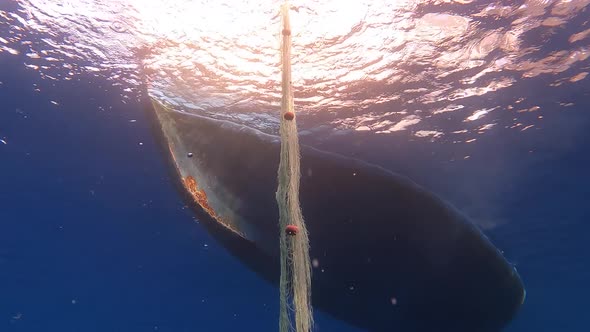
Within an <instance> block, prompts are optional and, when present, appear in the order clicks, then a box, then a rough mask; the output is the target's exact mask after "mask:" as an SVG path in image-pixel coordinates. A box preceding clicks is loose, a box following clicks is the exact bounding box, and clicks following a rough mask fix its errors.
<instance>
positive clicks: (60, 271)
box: [0, 54, 590, 332]
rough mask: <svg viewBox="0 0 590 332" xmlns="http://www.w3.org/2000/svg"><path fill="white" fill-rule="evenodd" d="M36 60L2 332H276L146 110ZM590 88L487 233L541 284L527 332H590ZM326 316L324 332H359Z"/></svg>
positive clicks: (4, 230)
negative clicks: (173, 174)
mask: <svg viewBox="0 0 590 332" xmlns="http://www.w3.org/2000/svg"><path fill="white" fill-rule="evenodd" d="M22 63H23V59H22V58H21V56H12V55H5V54H2V55H0V82H2V84H1V85H0V100H1V101H2V104H1V105H2V106H1V108H0V138H2V139H4V140H6V142H7V144H0V331H56V332H57V331H59V332H62V331H63V332H68V331H100V332H105V331H125V332H135V331H155V330H157V331H174V332H177V331H178V332H179V331H230V330H240V331H275V330H276V329H277V324H278V291H277V290H276V289H275V288H273V287H271V286H270V285H268V284H266V283H265V282H264V281H262V280H261V279H260V278H259V277H258V276H256V275H255V274H254V273H253V272H252V271H250V270H249V269H247V268H246V267H245V266H244V265H243V264H241V263H240V262H239V261H237V260H236V259H235V258H233V257H232V256H230V255H229V254H228V252H227V251H226V250H225V249H224V248H222V247H220V246H219V245H218V244H217V243H216V242H215V241H214V240H213V239H212V238H211V237H210V236H209V235H208V234H207V232H206V231H205V229H204V227H201V225H200V224H199V223H198V222H195V219H194V216H193V214H192V213H191V211H190V210H189V209H187V208H186V207H185V206H184V203H183V201H182V199H181V195H180V193H178V191H177V190H176V188H175V187H174V185H173V179H172V178H170V176H169V173H168V170H167V169H166V167H165V163H164V156H163V155H162V154H161V153H160V151H159V150H158V147H157V142H156V141H155V137H154V136H153V135H152V132H151V128H150V122H149V119H148V114H147V112H146V109H145V106H144V105H142V104H141V103H140V102H128V103H127V104H123V103H121V98H120V96H119V94H118V93H119V92H118V90H117V89H115V88H109V86H110V84H109V83H108V82H106V81H103V80H101V79H99V78H96V77H90V76H89V77H84V76H78V77H77V78H76V79H74V80H72V81H69V82H65V81H62V82H59V83H55V82H51V81H47V80H41V79H40V78H39V77H38V75H37V74H36V73H35V72H33V71H31V70H27V69H25V68H24V67H23V66H22ZM33 84H36V85H37V87H39V88H40V90H41V92H35V91H34V86H33ZM525 88H528V89H530V92H529V94H530V95H532V96H534V95H535V93H536V92H535V90H534V88H535V87H530V86H529V87H526V86H523V89H525ZM552 91H553V90H552ZM589 91H590V89H589V88H588V83H582V84H581V85H578V86H577V88H573V89H571V90H567V89H562V90H560V92H559V93H560V94H562V95H563V94H565V95H568V96H569V100H571V101H573V102H574V103H575V104H576V105H575V106H573V107H571V108H568V110H567V111H560V110H554V111H555V112H556V113H555V114H556V115H555V119H551V117H552V116H553V114H552V113H550V112H551V111H552V110H551V109H549V111H548V112H547V113H546V114H545V115H546V117H548V118H549V119H548V121H547V123H549V124H550V125H547V129H546V131H539V133H537V134H536V135H537V136H532V138H529V139H530V140H531V142H530V144H532V145H534V146H535V147H536V148H537V150H538V153H537V154H535V157H534V158H536V159H535V160H534V161H533V162H528V163H526V165H527V167H529V168H527V169H526V172H522V173H519V174H520V175H519V176H518V177H517V178H515V179H514V182H513V183H512V186H510V187H509V188H507V189H506V192H505V195H504V198H503V199H504V200H503V202H504V205H503V206H505V211H503V212H502V213H503V215H505V216H507V217H509V218H510V222H509V223H508V224H506V225H504V226H502V227H497V228H495V229H493V230H490V231H487V232H486V233H487V234H488V235H489V236H490V237H491V238H492V240H493V241H494V243H495V244H496V245H498V246H499V247H500V248H502V249H503V250H504V251H505V252H506V256H507V257H508V259H509V260H511V261H513V262H515V263H516V264H517V267H518V270H519V272H520V274H521V275H522V277H523V280H524V282H525V285H526V287H527V294H528V296H527V301H526V303H525V305H524V307H523V308H522V310H521V312H520V313H519V315H518V317H517V318H516V319H515V321H514V322H513V323H512V324H511V325H510V326H509V327H508V329H507V330H508V331H511V332H525V331H536V332H544V331H548V332H549V331H568V332H582V331H587V330H588V326H589V325H590V324H589V323H590V318H589V316H588V314H587V308H588V299H589V298H590V287H589V286H588V284H587V283H588V281H590V264H589V261H590V260H589V258H590V255H589V252H590V251H589V250H588V238H589V236H590V224H589V223H588V221H589V220H590V218H589V217H590V204H589V203H588V201H587V200H588V198H589V197H590V176H589V175H588V169H590V154H589V152H590V150H589V149H588V147H589V146H590V131H588V130H580V128H581V127H582V128H590V127H588V124H589V123H590V115H589V114H588V112H587V111H588V110H589V109H590V98H589V95H588V92H589ZM550 99H552V96H547V95H542V94H540V95H539V100H550ZM51 100H55V101H58V102H59V105H54V104H52V103H51V102H50V101H51ZM105 106H106V107H105ZM109 106H112V109H110V108H109ZM103 108H104V109H103ZM557 112H569V113H568V114H567V115H563V114H562V113H557ZM557 114H561V115H559V116H558V115H557ZM132 119H135V120H137V121H136V122H129V120H132ZM549 133H550V140H549V139H547V138H544V137H545V136H544V135H549ZM353 139H356V138H353ZM489 139H490V140H491V143H489V146H485V145H484V146H480V147H479V148H480V149H485V148H489V149H490V151H491V152H490V153H492V154H493V149H494V148H498V146H496V145H494V143H493V142H494V141H496V142H502V143H505V144H509V143H510V139H517V138H515V137H512V138H511V137H506V136H501V135H498V136H497V137H494V136H493V135H492V136H491V137H490V138H489ZM549 141H550V142H549ZM549 143H551V144H549ZM497 144H499V143H497ZM553 145H555V146H559V147H560V148H559V149H556V148H555V149H554V148H552V147H551V146H553ZM522 146H523V145H522V144H520V145H518V144H516V145H515V147H514V150H512V148H511V147H510V145H508V147H506V146H505V145H504V150H503V151H504V152H506V151H508V155H511V156H519V155H521V154H523V153H525V151H520V150H518V149H520V148H522ZM557 150H558V151H559V153H557V152H556V151H557ZM367 154H369V155H370V154H371V153H370V152H368V153H367ZM373 154H378V153H377V152H373ZM374 159H375V160H377V159H378V158H376V157H375V158H374ZM510 160H514V162H515V163H516V162H517V160H520V159H519V158H516V157H514V158H512V159H510V158H508V161H510ZM382 163H383V164H387V161H386V160H383V161H382ZM474 163H478V164H477V165H476V164H473V165H472V166H470V167H476V166H477V167H483V166H485V160H480V161H477V160H476V161H474ZM397 166H399V167H400V168H402V166H400V165H397ZM517 166H518V167H521V165H515V166H514V167H517ZM405 167H406V168H407V169H408V172H411V171H410V169H413V172H415V173H419V172H420V170H421V169H422V170H424V171H425V170H426V168H424V169H423V168H421V167H423V165H406V166H405ZM509 167H510V165H508V168H509ZM441 172H442V171H441ZM414 175H416V174H414ZM432 176H436V175H432ZM498 176H501V174H499V175H498ZM452 179H453V178H452V177H448V178H445V179H444V183H445V185H446V186H450V187H452V185H453V182H452ZM441 181H443V180H441ZM316 319H317V327H318V328H317V330H318V331H354V329H352V328H349V327H347V326H345V325H344V324H343V323H340V322H337V321H334V320H332V319H331V318H329V317H327V316H324V315H322V314H319V315H318V316H317V318H316Z"/></svg>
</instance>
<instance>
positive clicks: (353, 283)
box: [152, 101, 524, 332]
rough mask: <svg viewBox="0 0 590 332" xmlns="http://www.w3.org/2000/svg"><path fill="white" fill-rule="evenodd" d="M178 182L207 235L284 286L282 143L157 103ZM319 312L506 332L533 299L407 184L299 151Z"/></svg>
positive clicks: (453, 219)
mask: <svg viewBox="0 0 590 332" xmlns="http://www.w3.org/2000/svg"><path fill="white" fill-rule="evenodd" d="M152 106H153V110H152V111H153V115H154V125H155V127H156V130H157V133H158V135H159V138H160V141H161V144H162V146H163V147H164V151H165V153H166V154H167V155H168V157H170V158H169V160H170V162H171V170H172V171H173V173H174V174H173V176H174V178H175V179H179V180H180V181H178V184H179V185H180V186H181V190H182V192H183V193H184V194H185V196H186V198H187V201H189V202H190V203H191V204H192V205H193V207H194V208H195V210H196V211H197V213H198V215H199V217H200V218H201V219H202V220H203V221H204V223H205V225H206V226H207V227H208V230H209V231H210V232H211V233H212V234H213V235H214V236H215V237H216V238H217V239H218V241H220V242H221V243H222V244H223V245H224V246H225V247H226V248H227V249H228V250H230V251H231V252H232V253H233V254H234V255H236V256H237V257H239V258H240V259H241V260H242V261H243V262H245V264H246V265H248V266H249V267H250V268H252V269H254V270H255V271H257V272H258V273H259V274H260V275H262V276H263V277H264V278H266V279H268V280H269V281H271V282H275V283H276V282H277V281H278V277H279V265H278V255H279V248H278V245H279V234H278V232H280V231H282V230H279V229H278V208H277V204H276V201H275V196H274V195H275V192H276V188H277V168H278V162H279V149H280V146H279V138H278V137H275V136H271V135H267V134H263V133H261V132H258V131H256V130H254V129H251V128H246V127H243V126H239V125H236V124H233V123H230V122H226V121H220V120H213V119H210V118H205V117H201V116H195V115H189V114H185V113H181V112H177V111H172V110H170V109H168V108H166V107H164V106H163V105H161V104H159V103H158V102H155V101H153V102H152ZM301 155H302V159H301V166H302V167H301V173H302V177H301V196H300V200H301V206H302V209H303V215H304V218H305V221H306V224H307V227H308V230H309V235H310V243H311V254H310V255H311V258H312V260H313V264H314V269H313V279H312V292H313V293H312V294H313V304H314V307H316V308H319V309H321V310H323V311H325V312H327V313H330V314H331V315H333V316H334V317H336V318H338V319H341V320H344V321H346V322H348V323H350V324H353V325H355V326H358V327H361V328H364V329H366V330H369V331H404V332H411V331H416V332H422V331H424V332H426V331H428V332H445V331H449V332H450V331H453V332H463V331H465V332H487V331H499V330H500V329H501V328H502V327H503V326H504V325H505V324H506V323H508V322H509V321H510V320H511V319H512V317H513V316H514V314H515V313H516V311H517V310H518V308H519V307H520V306H521V304H522V302H523V300H524V288H523V284H522V282H521V280H520V278H519V276H518V274H517V273H516V271H515V270H514V269H513V267H512V266H511V265H510V264H509V263H508V262H507V261H506V260H505V259H504V258H503V256H502V255H501V253H500V252H499V251H498V250H497V249H496V248H495V247H494V246H493V245H492V244H491V243H490V242H489V241H488V239H487V238H486V237H485V236H484V235H483V234H482V233H481V232H480V231H479V230H478V229H477V228H476V227H475V226H473V225H472V224H471V223H470V222H469V221H468V220H466V218H465V217H464V216H462V215H461V214H460V213H459V212H458V211H456V210H455V209H454V208H453V207H451V206H450V205H449V204H447V203H445V202H444V201H443V200H441V199H440V198H438V197H437V196H435V195H434V194H432V193H430V192H428V191H427V190H425V189H423V188H421V187H419V186H418V185H416V184H415V183H413V182H412V181H410V180H409V179H407V178H404V177H402V176H399V175H396V174H394V173H391V172H389V171H387V170H385V169H382V168H380V167H377V166H375V165H370V164H367V163H364V162H362V161H359V160H355V159H350V158H345V157H343V156H339V155H336V154H331V153H327V152H323V151H319V150H316V149H313V148H311V147H307V146H302V147H301Z"/></svg>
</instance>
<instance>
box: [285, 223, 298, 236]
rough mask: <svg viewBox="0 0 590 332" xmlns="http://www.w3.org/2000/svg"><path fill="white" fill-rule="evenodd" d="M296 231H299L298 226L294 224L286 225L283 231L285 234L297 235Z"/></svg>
mask: <svg viewBox="0 0 590 332" xmlns="http://www.w3.org/2000/svg"><path fill="white" fill-rule="evenodd" d="M297 232H299V227H297V226H295V225H287V227H285V233H287V235H290V236H293V235H297Z"/></svg>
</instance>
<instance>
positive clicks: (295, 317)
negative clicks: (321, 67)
mask: <svg viewBox="0 0 590 332" xmlns="http://www.w3.org/2000/svg"><path fill="white" fill-rule="evenodd" d="M281 12H282V21H283V29H282V34H281V35H282V43H281V64H282V83H281V90H282V99H281V123H280V136H281V153H280V163H279V169H278V183H279V185H278V189H277V192H276V199H277V203H278V206H279V226H280V227H279V231H280V261H281V279H280V318H279V331H280V332H289V331H293V330H294V331H296V332H309V331H311V329H312V326H313V312H312V306H311V264H310V259H309V237H308V232H307V228H306V227H305V222H304V220H303V214H302V212H301V207H300V205H299V181H300V177H301V174H300V152H299V137H298V133H297V123H296V121H295V117H294V114H295V110H294V102H293V91H292V84H291V24H290V21H289V4H288V2H287V1H285V3H284V4H283V6H282V8H281ZM287 113H290V114H291V115H293V117H290V118H289V117H288V115H286V114H287ZM287 226H294V227H296V228H295V229H297V232H296V234H287V232H286V229H287ZM292 321H294V324H293V322H292Z"/></svg>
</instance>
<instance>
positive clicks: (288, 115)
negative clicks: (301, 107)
mask: <svg viewBox="0 0 590 332" xmlns="http://www.w3.org/2000/svg"><path fill="white" fill-rule="evenodd" d="M283 117H284V118H285V120H288V121H291V120H293V119H295V113H293V112H291V111H288V112H285V115H283Z"/></svg>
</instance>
